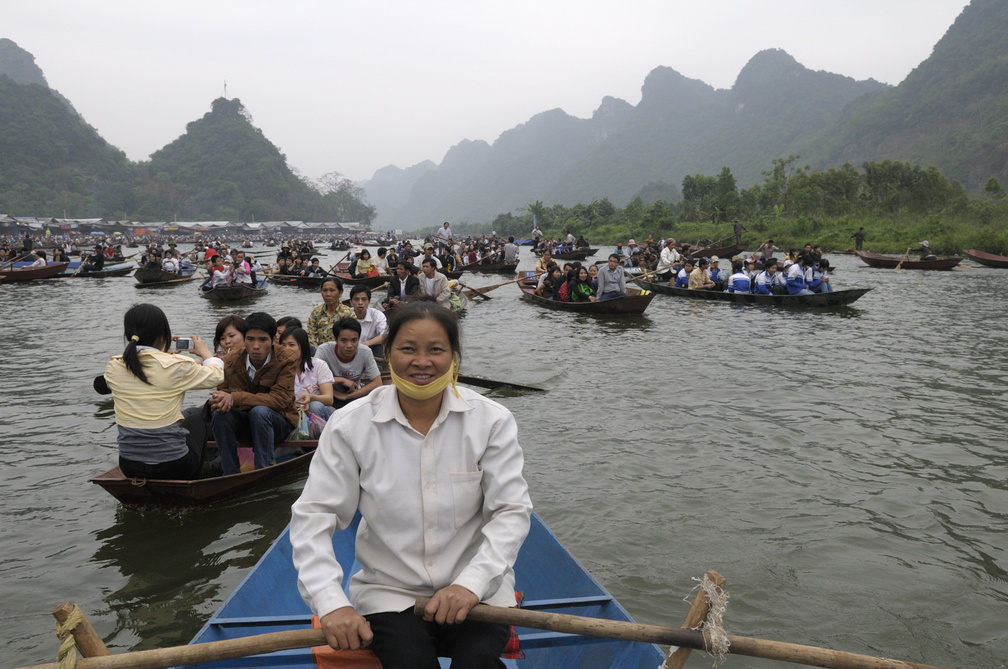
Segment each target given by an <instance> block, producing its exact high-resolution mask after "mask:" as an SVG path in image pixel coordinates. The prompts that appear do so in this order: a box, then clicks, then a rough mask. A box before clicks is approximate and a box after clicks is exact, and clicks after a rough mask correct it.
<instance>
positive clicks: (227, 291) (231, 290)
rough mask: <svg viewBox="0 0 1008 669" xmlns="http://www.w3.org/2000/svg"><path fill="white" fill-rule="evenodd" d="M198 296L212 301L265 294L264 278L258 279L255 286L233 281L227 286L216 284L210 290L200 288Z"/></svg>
mask: <svg viewBox="0 0 1008 669" xmlns="http://www.w3.org/2000/svg"><path fill="white" fill-rule="evenodd" d="M199 294H200V297H205V298H206V299H208V300H211V301H213V302H237V301H238V300H248V299H251V298H254V297H259V296H261V295H265V294H266V279H259V281H258V285H257V286H252V284H242V283H233V284H230V285H227V286H217V287H216V288H211V289H210V290H203V289H202V288H200V291H199Z"/></svg>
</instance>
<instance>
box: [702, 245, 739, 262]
mask: <svg viewBox="0 0 1008 669" xmlns="http://www.w3.org/2000/svg"><path fill="white" fill-rule="evenodd" d="M745 250H746V245H745V244H733V245H732V246H708V247H706V248H703V247H699V248H690V255H691V256H692V257H694V258H710V257H711V256H717V257H718V258H728V259H729V260H730V259H731V257H732V256H734V255H738V254H739V253H742V252H743V251H745Z"/></svg>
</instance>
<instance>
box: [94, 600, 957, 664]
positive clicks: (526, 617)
mask: <svg viewBox="0 0 1008 669" xmlns="http://www.w3.org/2000/svg"><path fill="white" fill-rule="evenodd" d="M429 601H430V599H428V598H426V597H421V598H418V599H417V600H416V604H415V606H414V607H413V612H414V613H415V614H417V615H423V610H424V607H425V606H427V603H428V602H429ZM466 619H467V620H476V621H480V622H489V623H497V624H502V625H516V626H519V627H531V628H534V629H542V630H549V631H552V632H563V633H566V634H582V635H585V636H594V637H602V638H605V639H623V640H627V641H643V642H645V643H660V644H667V645H672V646H680V647H684V648H695V649H698V650H707V639H706V638H705V636H704V633H703V632H698V631H696V630H690V629H683V628H681V627H680V628H673V627H662V626H661V625H645V624H643V623H631V622H625V621H622V620H605V619H600V618H586V617H584V616H572V615H567V614H563V613H547V612H545V611H532V610H528V609H509V608H503V607H500V606H488V605H486V604H479V605H477V606H475V607H473V608H472V610H470V611H469V614H468V616H466ZM727 636H728V642H729V647H728V652H729V653H732V654H735V655H748V656H750V657H762V658H765V659H768V660H780V661H782V662H793V663H795V664H807V665H810V666H813V667H827V668H828V669H938V668H936V667H934V666H933V665H929V664H919V663H917V662H903V661H901V660H887V659H884V658H880V657H872V656H870V655H858V654H856V653H847V652H844V651H840V650H831V649H829V648H818V647H816V646H802V645H799V644H794V643H785V642H783V641H768V640H766V639H754V638H751V637H744V636H735V635H732V634H729V635H727ZM78 666H79V665H78Z"/></svg>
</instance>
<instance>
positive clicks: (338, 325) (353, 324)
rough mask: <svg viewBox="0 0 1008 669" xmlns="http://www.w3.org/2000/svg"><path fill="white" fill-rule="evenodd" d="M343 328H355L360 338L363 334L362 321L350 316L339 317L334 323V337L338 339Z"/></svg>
mask: <svg viewBox="0 0 1008 669" xmlns="http://www.w3.org/2000/svg"><path fill="white" fill-rule="evenodd" d="M343 330H353V331H354V332H356V333H357V337H358V338H360V336H361V325H360V321H358V320H357V319H356V318H352V317H350V316H344V317H343V318H341V319H339V320H338V321H336V322H335V323H333V324H332V334H333V337H335V338H336V339H339V333H340V332H342V331H343Z"/></svg>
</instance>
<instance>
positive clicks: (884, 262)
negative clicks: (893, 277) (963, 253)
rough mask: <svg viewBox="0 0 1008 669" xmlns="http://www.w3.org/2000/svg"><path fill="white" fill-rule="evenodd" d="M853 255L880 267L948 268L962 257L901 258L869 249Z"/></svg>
mask: <svg viewBox="0 0 1008 669" xmlns="http://www.w3.org/2000/svg"><path fill="white" fill-rule="evenodd" d="M854 255H856V256H857V257H858V258H861V260H862V261H864V263H865V264H866V265H868V266H869V267H877V268H881V269H896V267H897V266H898V267H900V269H938V270H950V269H952V268H953V267H955V266H956V265H958V264H959V263H960V262H962V258H938V259H936V260H909V259H908V260H903V259H902V258H896V257H893V256H884V255H881V254H879V253H872V252H870V251H855V252H854Z"/></svg>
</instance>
